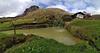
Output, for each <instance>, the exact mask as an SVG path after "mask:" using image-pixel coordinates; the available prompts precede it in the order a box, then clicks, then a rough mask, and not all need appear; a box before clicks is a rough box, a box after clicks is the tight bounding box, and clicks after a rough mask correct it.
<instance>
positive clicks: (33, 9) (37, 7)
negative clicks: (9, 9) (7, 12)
mask: <svg viewBox="0 0 100 53" xmlns="http://www.w3.org/2000/svg"><path fill="white" fill-rule="evenodd" d="M38 9H39V6H35V5H34V6H31V7H29V8H27V9H26V10H25V11H24V13H23V14H21V15H18V16H16V17H22V16H25V15H27V14H28V13H29V12H32V11H35V10H38Z"/></svg>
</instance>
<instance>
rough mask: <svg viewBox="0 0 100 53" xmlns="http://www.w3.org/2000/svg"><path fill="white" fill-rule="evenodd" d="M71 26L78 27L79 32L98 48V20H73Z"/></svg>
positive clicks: (99, 38)
mask: <svg viewBox="0 0 100 53" xmlns="http://www.w3.org/2000/svg"><path fill="white" fill-rule="evenodd" d="M71 25H72V26H75V27H79V28H80V29H79V30H80V32H82V33H83V34H85V35H87V36H88V37H89V38H91V39H92V40H93V41H95V43H96V45H97V46H98V47H99V48H100V20H79V19H78V20H74V21H72V23H71Z"/></svg>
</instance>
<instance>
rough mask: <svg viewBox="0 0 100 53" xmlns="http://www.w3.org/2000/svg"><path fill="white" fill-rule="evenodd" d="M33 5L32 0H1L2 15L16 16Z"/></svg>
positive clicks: (0, 14)
mask: <svg viewBox="0 0 100 53" xmlns="http://www.w3.org/2000/svg"><path fill="white" fill-rule="evenodd" d="M31 5H33V3H32V1H31V0H0V17H7V16H10V17H12V16H16V15H18V14H21V13H22V12H23V11H24V10H25V9H26V8H27V7H29V6H31Z"/></svg>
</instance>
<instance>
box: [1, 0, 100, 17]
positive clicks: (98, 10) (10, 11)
mask: <svg viewBox="0 0 100 53" xmlns="http://www.w3.org/2000/svg"><path fill="white" fill-rule="evenodd" d="M99 3H100V0H0V17H14V16H17V15H19V14H22V13H23V12H24V11H25V9H26V8H29V7H30V6H32V5H37V6H40V8H60V9H63V10H65V11H68V12H71V13H76V12H79V11H86V12H89V13H91V14H100V4H99Z"/></svg>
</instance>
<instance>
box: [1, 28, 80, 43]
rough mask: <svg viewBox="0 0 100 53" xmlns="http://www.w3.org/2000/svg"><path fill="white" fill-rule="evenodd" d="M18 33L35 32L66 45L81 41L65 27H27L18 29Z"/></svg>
mask: <svg viewBox="0 0 100 53" xmlns="http://www.w3.org/2000/svg"><path fill="white" fill-rule="evenodd" d="M2 33H7V34H12V33H13V31H12V30H11V31H5V32H2ZM17 33H24V34H30V33H31V34H35V35H38V36H41V37H44V38H48V39H54V40H56V41H58V42H60V43H63V44H65V45H74V44H77V43H79V40H78V39H76V38H74V37H73V36H72V35H71V34H70V33H68V32H67V31H66V30H65V29H63V28H57V27H56V28H54V27H53V28H39V29H27V30H17Z"/></svg>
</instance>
